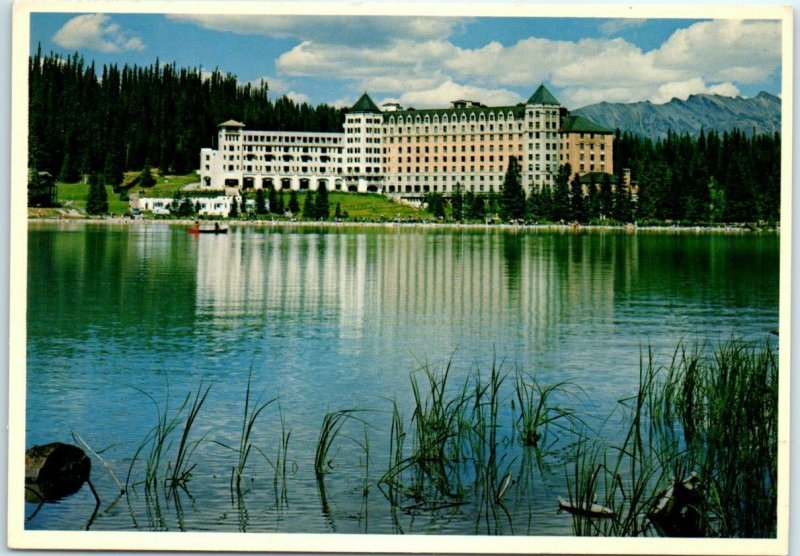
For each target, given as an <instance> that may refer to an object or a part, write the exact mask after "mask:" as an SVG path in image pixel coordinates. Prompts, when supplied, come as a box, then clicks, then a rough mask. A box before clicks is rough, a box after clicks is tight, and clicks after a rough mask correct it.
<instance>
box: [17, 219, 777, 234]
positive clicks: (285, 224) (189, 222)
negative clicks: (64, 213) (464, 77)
mask: <svg viewBox="0 0 800 556" xmlns="http://www.w3.org/2000/svg"><path fill="white" fill-rule="evenodd" d="M195 221H196V220H195V219H177V220H174V219H171V220H156V219H136V220H134V219H131V218H129V217H120V216H113V217H98V218H86V217H83V218H63V219H62V218H46V217H45V218H36V217H34V218H31V217H29V218H28V223H29V224H32V223H39V222H41V223H60V224H74V223H80V224H105V225H110V226H111V225H115V226H121V225H124V226H151V225H164V224H167V225H171V226H186V227H187V228H188V227H191V226H193V225H194V223H195ZM214 223H219V224H220V225H222V226H231V227H254V228H269V227H277V228H331V229H343V228H350V229H352V228H384V229H424V230H431V229H436V230H470V231H472V230H474V231H478V230H510V231H525V230H530V231H540V230H541V231H545V230H547V231H549V230H552V231H560V232H573V233H575V232H584V231H588V232H591V231H601V230H614V231H622V232H629V233H633V232H637V231H646V232H665V233H676V232H681V233H685V232H695V233H707V232H711V233H747V232H779V231H780V226H775V227H774V228H769V227H765V228H759V229H753V228H752V227H750V226H747V225H744V224H737V225H725V226H677V225H675V226H668V225H663V226H637V225H631V224H628V225H626V226H612V225H607V226H602V225H589V224H579V225H577V224H505V223H503V224H497V223H492V224H479V223H466V224H464V223H457V222H353V221H346V222H345V221H339V222H336V221H329V220H328V221H316V222H315V221H310V220H298V221H289V220H225V221H220V220H213V221H211V220H208V221H206V220H201V221H200V225H201V226H210V225H213V224H214Z"/></svg>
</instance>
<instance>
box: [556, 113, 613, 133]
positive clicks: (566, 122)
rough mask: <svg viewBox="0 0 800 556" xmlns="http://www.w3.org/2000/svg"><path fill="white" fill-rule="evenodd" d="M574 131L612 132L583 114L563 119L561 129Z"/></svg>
mask: <svg viewBox="0 0 800 556" xmlns="http://www.w3.org/2000/svg"><path fill="white" fill-rule="evenodd" d="M559 131H567V132H572V133H612V132H611V130H610V129H606V128H604V127H603V126H601V125H597V124H596V123H594V122H592V121H590V120H587V119H586V118H584V117H583V116H567V117H565V118H562V120H561V129H560V130H559Z"/></svg>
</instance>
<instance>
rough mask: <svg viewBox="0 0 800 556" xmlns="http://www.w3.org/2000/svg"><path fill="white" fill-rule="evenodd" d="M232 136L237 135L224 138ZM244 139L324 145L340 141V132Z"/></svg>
mask: <svg viewBox="0 0 800 556" xmlns="http://www.w3.org/2000/svg"><path fill="white" fill-rule="evenodd" d="M229 137H233V138H234V139H233V140H234V141H235V140H236V139H238V136H235V135H232V136H229V135H226V136H225V139H228V140H230V139H229ZM244 140H245V142H246V143H301V144H306V145H325V144H332V143H341V141H342V134H341V133H323V134H321V135H261V134H258V135H249V134H248V135H245V136H244Z"/></svg>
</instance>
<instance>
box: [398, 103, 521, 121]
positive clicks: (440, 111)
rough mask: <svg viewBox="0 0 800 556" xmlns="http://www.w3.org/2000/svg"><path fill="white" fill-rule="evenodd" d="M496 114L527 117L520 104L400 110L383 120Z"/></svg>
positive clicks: (450, 117)
mask: <svg viewBox="0 0 800 556" xmlns="http://www.w3.org/2000/svg"><path fill="white" fill-rule="evenodd" d="M492 112H494V114H495V116H496V115H498V114H500V113H501V112H502V113H503V115H504V116H507V115H508V113H509V112H511V113H512V114H513V115H514V117H515V118H522V117H523V116H524V115H525V106H524V105H522V104H518V105H516V106H470V107H468V108H453V107H450V108H425V109H421V110H415V109H414V108H411V109H406V110H398V111H396V112H384V113H383V119H384V121H385V120H388V119H389V118H391V117H395V118H396V117H398V116H402V117H403V118H406V117H409V116H417V115H418V116H420V117H423V118H424V117H425V116H435V115H438V116H439V117H440V118H441V117H442V116H443V115H444V114H447V117H448V119H452V117H458V118H459V119H460V118H461V114H466V115H467V118H469V116H470V114H475V115H476V116H478V115H480V114H481V113H483V114H486V115H488V114H490V113H492Z"/></svg>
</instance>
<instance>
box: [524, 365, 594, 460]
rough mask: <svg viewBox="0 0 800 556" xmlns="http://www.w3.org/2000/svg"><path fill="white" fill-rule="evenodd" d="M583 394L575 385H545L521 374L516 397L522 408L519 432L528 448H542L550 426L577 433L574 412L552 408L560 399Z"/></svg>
mask: <svg viewBox="0 0 800 556" xmlns="http://www.w3.org/2000/svg"><path fill="white" fill-rule="evenodd" d="M576 391H579V392H581V393H584V392H583V390H582V389H581V388H580V387H579V386H577V385H576V384H573V383H571V382H567V381H564V382H559V383H556V384H551V385H546V386H543V385H541V384H540V383H539V382H538V381H537V380H536V378H535V377H534V376H532V375H530V374H527V373H524V372H522V371H520V370H518V371H517V373H516V376H515V380H514V393H515V397H516V401H517V403H518V404H519V417H518V418H517V422H516V429H517V432H518V433H519V440H520V442H522V444H523V445H525V446H538V445H539V441H540V440H541V439H542V438H544V436H545V435H546V434H547V431H548V428H549V427H550V426H555V427H559V428H561V429H563V430H566V431H569V432H574V428H575V420H576V419H578V417H577V415H576V413H575V411H574V410H573V409H568V408H563V407H560V406H555V405H552V399H551V398H553V397H555V396H557V395H563V396H574V395H575V392H576Z"/></svg>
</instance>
